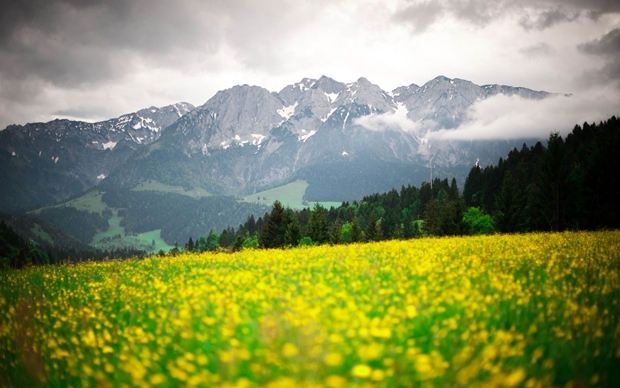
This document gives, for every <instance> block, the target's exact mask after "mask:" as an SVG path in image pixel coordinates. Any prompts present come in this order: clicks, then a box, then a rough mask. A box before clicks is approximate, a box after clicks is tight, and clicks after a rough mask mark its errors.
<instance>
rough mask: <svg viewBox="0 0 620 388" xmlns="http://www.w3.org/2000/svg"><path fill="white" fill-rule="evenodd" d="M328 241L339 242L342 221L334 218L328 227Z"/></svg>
mask: <svg viewBox="0 0 620 388" xmlns="http://www.w3.org/2000/svg"><path fill="white" fill-rule="evenodd" d="M329 235H330V242H331V243H332V244H340V236H341V235H342V223H341V222H340V220H336V221H335V222H334V223H333V224H332V227H331V229H330V232H329Z"/></svg>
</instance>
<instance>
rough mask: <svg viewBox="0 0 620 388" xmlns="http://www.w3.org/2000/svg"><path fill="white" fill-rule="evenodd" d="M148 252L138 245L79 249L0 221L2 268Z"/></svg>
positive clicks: (130, 255)
mask: <svg viewBox="0 0 620 388" xmlns="http://www.w3.org/2000/svg"><path fill="white" fill-rule="evenodd" d="M145 256H146V252H145V251H142V250H139V249H134V248H119V249H115V250H107V249H106V250H102V249H96V248H87V249H76V248H75V247H60V246H53V245H48V244H36V243H34V242H32V241H28V240H25V239H24V238H22V237H21V236H20V235H19V234H17V233H16V232H15V231H14V230H13V228H11V227H10V226H8V225H7V224H6V223H5V222H4V220H1V221H0V270H7V269H20V268H25V267H29V266H39V265H47V264H61V263H78V262H83V261H87V260H90V261H103V260H108V259H128V258H139V257H145Z"/></svg>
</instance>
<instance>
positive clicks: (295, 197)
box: [243, 180, 341, 210]
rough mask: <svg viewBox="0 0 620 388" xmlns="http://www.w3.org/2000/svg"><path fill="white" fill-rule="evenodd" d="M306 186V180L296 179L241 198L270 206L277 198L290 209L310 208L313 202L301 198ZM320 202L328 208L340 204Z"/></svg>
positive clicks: (244, 200)
mask: <svg viewBox="0 0 620 388" xmlns="http://www.w3.org/2000/svg"><path fill="white" fill-rule="evenodd" d="M306 188H308V182H306V181H302V180H298V181H295V182H291V183H289V184H286V185H283V186H279V187H275V188H273V189H269V190H265V191H261V192H259V193H255V194H251V195H248V196H246V197H245V198H244V199H243V202H250V203H258V204H261V205H266V206H271V205H272V204H273V203H274V201H275V200H278V201H280V202H281V203H282V206H284V207H287V206H288V207H290V208H291V209H298V210H301V209H303V208H305V207H310V208H312V206H313V205H314V204H315V202H308V201H305V202H304V200H303V197H304V194H305V192H306ZM320 203H321V205H323V206H324V207H326V208H328V209H329V207H330V206H334V207H338V206H340V205H341V203H340V202H320Z"/></svg>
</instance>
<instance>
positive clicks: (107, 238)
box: [91, 209, 173, 253]
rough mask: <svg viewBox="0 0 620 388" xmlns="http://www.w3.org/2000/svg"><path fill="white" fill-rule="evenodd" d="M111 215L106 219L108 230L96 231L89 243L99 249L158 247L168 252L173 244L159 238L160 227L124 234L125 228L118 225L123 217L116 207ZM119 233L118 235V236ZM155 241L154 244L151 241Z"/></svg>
mask: <svg viewBox="0 0 620 388" xmlns="http://www.w3.org/2000/svg"><path fill="white" fill-rule="evenodd" d="M111 210H112V214H113V216H112V217H111V218H109V219H108V225H109V227H108V230H106V231H103V232H100V233H97V234H96V235H95V237H93V240H92V241H91V245H92V246H93V247H95V248H99V249H109V250H111V249H117V248H126V247H134V248H138V249H144V250H145V251H147V252H149V253H150V252H158V251H159V250H160V249H161V250H163V251H165V252H168V251H169V250H170V249H172V248H173V246H171V245H168V244H166V242H165V241H164V240H163V239H162V238H161V234H160V233H161V229H157V230H152V231H149V232H144V233H140V234H138V235H135V236H126V235H125V228H124V227H122V226H121V225H120V222H121V220H122V219H123V217H120V216H119V215H118V209H111ZM119 235H120V237H118V236H119ZM153 241H155V246H153V245H152V242H153Z"/></svg>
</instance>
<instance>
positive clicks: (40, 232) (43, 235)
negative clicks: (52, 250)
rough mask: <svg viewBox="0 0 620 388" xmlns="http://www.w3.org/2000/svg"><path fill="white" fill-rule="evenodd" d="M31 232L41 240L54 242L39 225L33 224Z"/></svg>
mask: <svg viewBox="0 0 620 388" xmlns="http://www.w3.org/2000/svg"><path fill="white" fill-rule="evenodd" d="M31 231H32V233H33V234H34V235H35V236H37V237H38V238H40V239H41V240H43V241H46V242H48V243H49V244H54V239H52V237H51V236H50V235H49V234H48V233H47V232H46V231H44V230H43V229H42V228H41V225H39V224H34V227H33V228H32V229H31Z"/></svg>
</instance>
